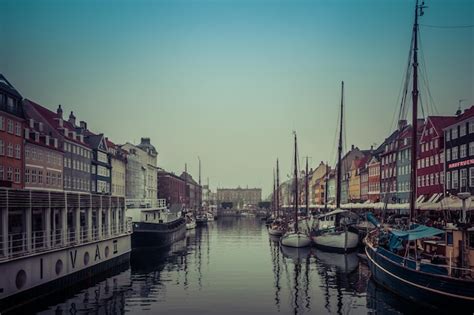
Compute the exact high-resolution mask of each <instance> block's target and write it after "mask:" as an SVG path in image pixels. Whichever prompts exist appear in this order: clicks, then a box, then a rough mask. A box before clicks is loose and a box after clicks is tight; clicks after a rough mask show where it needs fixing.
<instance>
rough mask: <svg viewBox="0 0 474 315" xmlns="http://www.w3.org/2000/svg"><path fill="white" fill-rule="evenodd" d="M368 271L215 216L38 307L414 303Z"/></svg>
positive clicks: (246, 309) (326, 307)
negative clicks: (177, 238)
mask: <svg viewBox="0 0 474 315" xmlns="http://www.w3.org/2000/svg"><path fill="white" fill-rule="evenodd" d="M369 277H370V272H369V270H368V268H367V266H366V265H365V264H363V263H362V262H360V261H359V258H358V256H357V254H356V253H352V254H346V255H344V254H333V253H326V252H322V251H319V250H317V249H315V248H299V249H298V248H288V247H282V246H280V244H279V241H278V239H274V238H271V237H269V235H268V233H267V230H266V227H265V225H264V224H263V223H262V222H260V221H259V220H258V219H256V218H220V219H219V220H218V221H216V222H212V223H210V224H208V226H204V227H199V228H197V229H195V230H191V231H188V234H187V235H186V238H185V239H183V240H182V241H180V242H178V243H175V244H174V245H173V246H171V247H170V248H168V249H166V250H163V249H160V250H153V249H144V250H138V251H133V252H132V255H131V261H130V264H129V265H127V266H124V267H122V269H119V270H114V271H112V273H109V274H107V275H104V277H102V278H96V279H94V282H92V283H89V284H88V285H87V286H86V287H80V288H75V289H73V291H71V293H69V294H68V295H65V294H60V295H56V296H55V297H54V299H49V300H48V301H47V302H43V304H44V307H43V309H46V310H45V311H43V312H41V313H42V314H53V313H54V314H66V313H68V314H76V313H81V314H98V313H100V314H124V313H128V314H138V313H143V312H146V311H148V312H151V313H160V314H173V315H175V314H183V313H186V314H243V313H245V314H268V313H280V314H311V313H331V314H343V313H344V314H346V313H350V314H365V313H367V312H376V313H379V312H380V313H388V314H401V313H405V312H408V311H410V310H412V309H413V307H414V306H413V305H411V304H409V306H408V307H407V308H403V305H407V304H404V302H403V301H401V300H400V299H399V298H398V297H397V296H395V295H393V294H391V293H389V292H387V291H386V290H385V289H383V288H380V287H378V286H376V285H375V284H373V283H372V282H370V281H369ZM38 305H41V304H35V305H34V306H33V307H32V309H34V310H38V308H37V307H38ZM23 313H25V312H23Z"/></svg>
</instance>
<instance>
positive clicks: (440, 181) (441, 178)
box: [439, 172, 444, 185]
mask: <svg viewBox="0 0 474 315" xmlns="http://www.w3.org/2000/svg"><path fill="white" fill-rule="evenodd" d="M439 183H440V184H441V185H443V184H444V173H443V172H441V173H439Z"/></svg>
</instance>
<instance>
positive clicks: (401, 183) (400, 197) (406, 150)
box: [396, 119, 425, 204]
mask: <svg viewBox="0 0 474 315" xmlns="http://www.w3.org/2000/svg"><path fill="white" fill-rule="evenodd" d="M417 125H418V131H417V138H418V140H419V139H420V137H421V133H422V132H423V128H424V125H425V121H424V119H418V123H417ZM412 130H413V127H412V126H411V125H408V126H406V128H404V129H403V131H402V132H400V133H399V135H398V152H397V192H396V202H397V203H401V204H408V203H409V202H410V195H411V191H412V185H411V142H412ZM418 143H419V141H418ZM417 153H418V152H417Z"/></svg>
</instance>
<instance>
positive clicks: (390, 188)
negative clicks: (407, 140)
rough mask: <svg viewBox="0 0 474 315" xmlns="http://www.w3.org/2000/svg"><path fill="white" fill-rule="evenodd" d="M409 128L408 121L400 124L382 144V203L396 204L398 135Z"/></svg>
mask: <svg viewBox="0 0 474 315" xmlns="http://www.w3.org/2000/svg"><path fill="white" fill-rule="evenodd" d="M406 126H407V121H406V120H400V121H399V122H398V129H397V130H395V131H394V132H393V133H392V134H391V135H390V136H389V137H388V138H386V139H385V140H384V142H383V143H382V145H381V146H382V149H383V150H382V152H381V153H380V201H381V202H385V203H395V201H396V191H397V152H398V141H397V139H398V135H399V134H400V132H401V131H403V129H405V128H406Z"/></svg>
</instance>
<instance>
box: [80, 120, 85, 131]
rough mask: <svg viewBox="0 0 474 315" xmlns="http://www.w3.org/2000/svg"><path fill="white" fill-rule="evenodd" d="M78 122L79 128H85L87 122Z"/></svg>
mask: <svg viewBox="0 0 474 315" xmlns="http://www.w3.org/2000/svg"><path fill="white" fill-rule="evenodd" d="M79 124H80V126H81V129H84V130H87V123H86V122H85V121H83V120H81V122H80V123H79Z"/></svg>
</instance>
